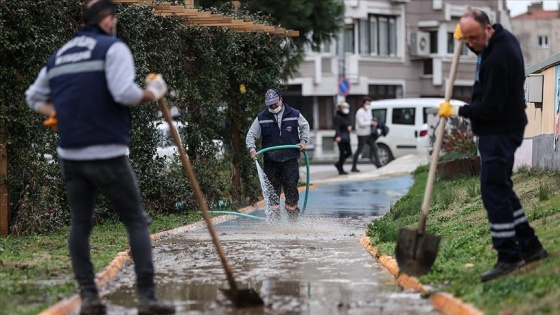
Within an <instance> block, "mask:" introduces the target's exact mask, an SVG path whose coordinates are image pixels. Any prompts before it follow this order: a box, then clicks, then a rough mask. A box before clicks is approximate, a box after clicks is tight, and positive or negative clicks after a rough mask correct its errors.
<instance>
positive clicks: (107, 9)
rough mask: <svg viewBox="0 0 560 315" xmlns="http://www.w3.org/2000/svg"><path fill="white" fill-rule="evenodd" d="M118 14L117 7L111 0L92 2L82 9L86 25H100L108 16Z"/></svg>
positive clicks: (94, 0)
mask: <svg viewBox="0 0 560 315" xmlns="http://www.w3.org/2000/svg"><path fill="white" fill-rule="evenodd" d="M116 14H117V6H116V5H115V4H114V3H113V1H111V0H92V1H90V2H88V3H86V4H84V6H83V8H82V17H83V19H84V24H99V22H101V21H102V20H103V19H104V18H106V17H107V16H109V15H116Z"/></svg>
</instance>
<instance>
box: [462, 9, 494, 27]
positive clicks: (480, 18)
mask: <svg viewBox="0 0 560 315" xmlns="http://www.w3.org/2000/svg"><path fill="white" fill-rule="evenodd" d="M463 17H464V18H466V17H472V18H473V20H475V21H477V22H478V24H480V25H482V26H486V25H491V23H490V18H489V17H488V15H487V14H486V13H484V11H482V10H479V9H472V10H470V11H468V12H465V14H463Z"/></svg>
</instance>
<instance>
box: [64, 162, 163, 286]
mask: <svg viewBox="0 0 560 315" xmlns="http://www.w3.org/2000/svg"><path fill="white" fill-rule="evenodd" d="M60 167H61V173H62V179H63V181H64V183H65V184H66V192H67V195H68V203H69V205H70V209H71V213H72V219H71V228H70V236H69V240H68V246H69V250H70V256H71V258H72V267H73V269H74V275H75V277H76V281H77V282H78V284H79V285H80V288H82V289H84V290H88V289H89V290H95V282H94V278H95V274H94V270H93V266H92V263H91V258H90V243H89V237H90V234H91V230H92V228H93V211H94V205H95V200H96V197H97V195H98V191H100V192H101V193H103V195H104V196H105V197H106V198H107V200H109V202H110V203H111V205H112V207H113V209H114V210H115V211H116V212H117V215H118V217H119V220H120V221H121V222H122V223H123V224H124V225H125V226H126V229H127V232H128V237H129V244H130V250H131V252H132V258H133V261H134V270H135V272H136V277H137V285H138V292H139V293H140V294H142V293H143V292H147V293H149V292H153V291H154V290H155V284H154V266H153V261H152V245H151V239H150V232H149V230H148V225H149V217H148V216H147V215H146V213H145V212H144V207H143V205H142V202H141V198H140V189H139V188H138V184H137V180H136V176H135V174H134V171H133V170H132V167H131V166H130V163H129V162H128V159H127V158H126V157H125V156H122V157H117V158H113V159H107V160H92V161H73V160H63V159H61V160H60Z"/></svg>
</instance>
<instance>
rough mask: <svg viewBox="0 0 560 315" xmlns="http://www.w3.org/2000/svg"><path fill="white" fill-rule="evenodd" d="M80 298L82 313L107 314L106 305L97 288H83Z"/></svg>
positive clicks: (82, 314) (84, 314)
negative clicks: (102, 301)
mask: <svg viewBox="0 0 560 315" xmlns="http://www.w3.org/2000/svg"><path fill="white" fill-rule="evenodd" d="M80 298H81V299H82V306H81V307H80V315H105V314H107V310H106V307H105V305H104V304H103V303H101V300H100V299H99V293H98V292H97V289H95V290H93V289H82V290H80Z"/></svg>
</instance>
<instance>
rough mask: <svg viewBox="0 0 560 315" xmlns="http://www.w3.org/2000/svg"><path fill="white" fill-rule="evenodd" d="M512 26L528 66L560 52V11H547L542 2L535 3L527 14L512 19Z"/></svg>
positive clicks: (528, 9)
mask: <svg viewBox="0 0 560 315" xmlns="http://www.w3.org/2000/svg"><path fill="white" fill-rule="evenodd" d="M511 25H512V30H513V33H514V34H515V35H516V36H517V38H518V39H519V42H520V43H521V48H522V49H523V56H524V57H525V65H526V66H531V65H534V64H536V63H539V62H541V61H542V60H544V59H546V58H548V57H550V56H552V55H554V54H556V53H558V51H560V31H558V30H559V29H560V11H558V10H556V11H545V10H543V4H542V2H537V3H533V4H531V5H530V6H529V7H528V8H527V12H526V13H523V14H520V15H517V16H514V17H512V18H511Z"/></svg>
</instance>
